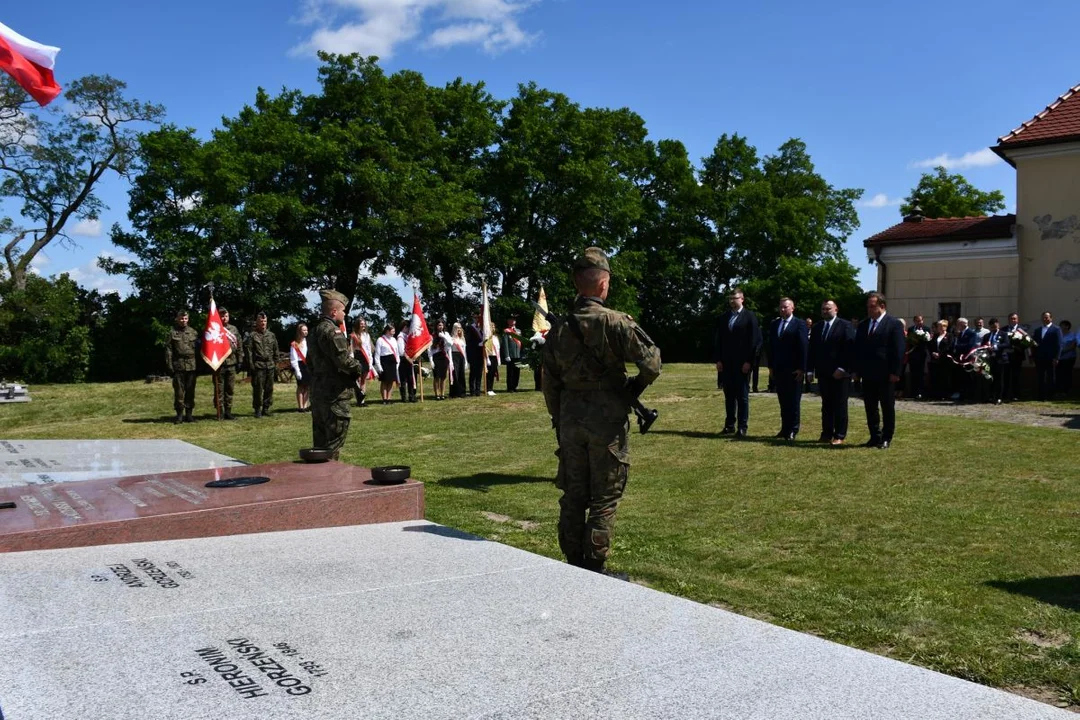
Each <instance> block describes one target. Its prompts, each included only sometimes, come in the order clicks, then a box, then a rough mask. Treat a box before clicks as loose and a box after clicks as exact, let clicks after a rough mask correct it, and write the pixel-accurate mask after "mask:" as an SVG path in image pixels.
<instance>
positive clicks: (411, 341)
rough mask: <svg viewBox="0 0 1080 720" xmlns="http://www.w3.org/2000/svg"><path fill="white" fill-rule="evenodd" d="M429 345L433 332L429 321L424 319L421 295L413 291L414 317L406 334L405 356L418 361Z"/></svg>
mask: <svg viewBox="0 0 1080 720" xmlns="http://www.w3.org/2000/svg"><path fill="white" fill-rule="evenodd" d="M429 347H431V333H430V332H429V331H428V327H427V321H426V320H424V311H423V310H422V309H421V308H420V296H419V295H417V294H416V293H413V300H412V319H411V320H410V321H409V332H408V334H407V335H406V336H405V357H407V358H409V359H410V360H412V361H413V362H416V358H418V357H420V355H422V354H423V352H424V351H425V350H427V349H428V348H429Z"/></svg>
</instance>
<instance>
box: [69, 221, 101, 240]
mask: <svg viewBox="0 0 1080 720" xmlns="http://www.w3.org/2000/svg"><path fill="white" fill-rule="evenodd" d="M71 234H72V235H78V236H79V237H91V238H96V237H101V221H100V220H80V221H79V222H77V223H75V227H73V228H72V229H71Z"/></svg>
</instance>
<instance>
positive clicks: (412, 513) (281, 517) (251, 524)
mask: <svg viewBox="0 0 1080 720" xmlns="http://www.w3.org/2000/svg"><path fill="white" fill-rule="evenodd" d="M423 516H424V494H423V485H422V484H421V483H418V482H416V481H414V480H413V481H407V482H403V483H402V484H398V485H389V486H387V485H380V484H376V483H375V482H373V481H372V479H371V471H370V470H368V469H366V468H359V467H354V466H352V465H346V464H344V463H339V462H327V463H322V464H314V465H304V464H300V463H274V464H268V465H250V466H241V467H222V468H213V469H205V470H190V471H186V472H167V471H163V472H158V473H152V474H147V475H136V476H130V477H110V478H101V479H86V480H82V481H81V482H61V483H54V484H39V485H25V486H21V487H8V488H0V553H4V552H16V551H24V550H41V549H49V548H65V547H81V546H86V545H102V544H106V543H117V542H145V541H150V540H168V539H174V538H193V537H205V536H214V535H235V534H239V533H253V532H270V531H276V530H293V529H298V528H311V527H333V526H338V525H355V524H364V523H375V522H388V521H397V520H414V519H419V518H422V517H423Z"/></svg>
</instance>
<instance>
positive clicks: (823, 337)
mask: <svg viewBox="0 0 1080 720" xmlns="http://www.w3.org/2000/svg"><path fill="white" fill-rule="evenodd" d="M831 328H832V320H830V321H828V322H827V323H825V329H824V330H823V331H822V333H821V341H822V342H824V341H826V340H828V339H829V330H830V329H831Z"/></svg>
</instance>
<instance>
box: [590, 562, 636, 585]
mask: <svg viewBox="0 0 1080 720" xmlns="http://www.w3.org/2000/svg"><path fill="white" fill-rule="evenodd" d="M585 569H586V570H592V571H593V572H594V573H599V574H600V575H606V576H607V577H609V578H615V579H616V580H629V579H630V576H629V575H627V574H626V573H623V572H614V571H613V570H608V569H606V568H605V567H604V561H603V560H596V559H593V558H585Z"/></svg>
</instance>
